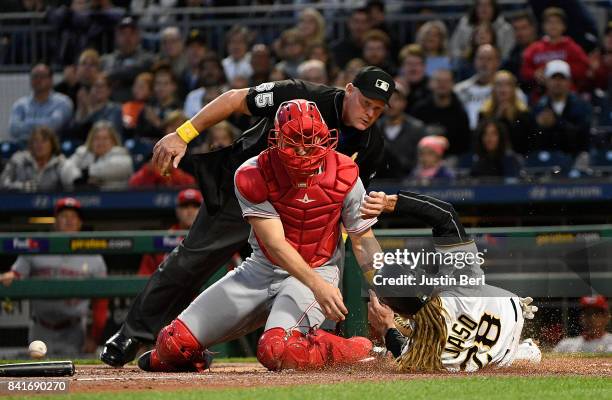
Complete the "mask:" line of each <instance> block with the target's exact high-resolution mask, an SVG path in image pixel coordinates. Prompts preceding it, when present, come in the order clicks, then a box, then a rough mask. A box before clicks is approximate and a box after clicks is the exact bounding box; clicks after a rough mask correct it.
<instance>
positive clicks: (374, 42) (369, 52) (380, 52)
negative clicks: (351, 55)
mask: <svg viewBox="0 0 612 400" xmlns="http://www.w3.org/2000/svg"><path fill="white" fill-rule="evenodd" d="M390 45H391V41H390V39H389V36H387V34H386V33H384V32H383V31H380V30H378V29H373V30H371V31H368V32H367V33H366V34H365V36H364V37H363V53H362V58H363V61H365V63H366V64H368V65H374V66H376V67H379V68H381V69H382V70H384V71H386V72H388V73H389V74H390V75H395V73H396V68H395V65H393V64H392V63H391V56H390V54H389V46H390Z"/></svg>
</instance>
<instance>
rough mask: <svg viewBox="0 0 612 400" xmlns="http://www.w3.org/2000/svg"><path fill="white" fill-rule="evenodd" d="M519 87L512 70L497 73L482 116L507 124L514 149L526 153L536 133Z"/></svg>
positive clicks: (483, 107) (482, 110)
mask: <svg viewBox="0 0 612 400" xmlns="http://www.w3.org/2000/svg"><path fill="white" fill-rule="evenodd" d="M517 88H518V86H517V82H516V78H515V77H514V75H512V74H511V73H510V72H508V71H504V70H502V71H498V72H497V73H495V76H494V78H493V90H492V92H491V96H490V97H489V98H488V99H487V100H485V102H484V103H483V105H482V109H481V111H480V118H481V119H491V118H495V119H497V120H499V121H500V123H502V124H503V125H505V130H506V131H507V136H508V138H509V144H511V145H512V150H514V151H515V152H517V153H520V154H523V155H525V154H527V151H528V150H529V140H530V139H531V138H533V135H534V134H535V125H534V121H533V118H532V116H531V114H530V113H529V108H528V107H527V104H525V102H524V101H523V100H521V99H520V97H519V96H517Z"/></svg>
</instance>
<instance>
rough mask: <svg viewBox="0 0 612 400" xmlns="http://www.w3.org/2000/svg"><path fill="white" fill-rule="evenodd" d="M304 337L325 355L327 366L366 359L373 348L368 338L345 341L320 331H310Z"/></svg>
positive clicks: (355, 337) (360, 337) (354, 338)
mask: <svg viewBox="0 0 612 400" xmlns="http://www.w3.org/2000/svg"><path fill="white" fill-rule="evenodd" d="M306 336H307V338H308V341H309V342H310V343H312V345H313V347H314V348H316V349H317V351H319V352H320V353H321V354H325V359H326V362H327V363H328V364H336V365H337V364H352V363H355V362H357V361H359V360H363V359H364V358H366V357H368V355H369V354H370V351H371V350H372V348H373V347H374V346H373V344H372V342H371V341H370V339H368V338H364V337H362V336H354V337H352V338H349V339H346V338H343V337H340V336H336V335H334V334H332V333H329V332H326V331H324V330H322V329H317V330H312V331H311V332H309V333H308V335H306Z"/></svg>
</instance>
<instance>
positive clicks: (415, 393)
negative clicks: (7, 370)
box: [11, 376, 612, 400]
mask: <svg viewBox="0 0 612 400" xmlns="http://www.w3.org/2000/svg"><path fill="white" fill-rule="evenodd" d="M109 396H111V394H110V393H88V394H73V395H70V394H69V395H60V396H58V395H55V396H29V397H11V398H14V399H17V398H20V399H32V400H35V399H59V398H61V399H71V400H72V399H76V400H103V399H108V398H109ZM112 398H113V400H125V399H130V400H170V399H171V400H202V399H205V400H254V399H255V400H259V399H275V400H285V399H300V400H310V399H312V400H315V399H325V400H328V399H332V400H344V399H377V400H390V399H407V400H419V399H423V400H444V399H448V400H460V399H466V400H467V399H469V400H480V399H500V400H504V399H528V400H547V399H553V400H565V399H567V400H578V399H589V400H593V399H597V400H600V399H601V400H603V399H609V398H612V379H610V378H597V377H533V378H531V377H465V376H462V377H449V378H434V379H415V380H413V381H398V382H366V383H342V384H335V385H301V386H287V387H272V388H266V387H259V388H252V389H245V388H240V389H224V390H186V391H146V392H144V391H141V392H122V393H116V392H113V393H112Z"/></svg>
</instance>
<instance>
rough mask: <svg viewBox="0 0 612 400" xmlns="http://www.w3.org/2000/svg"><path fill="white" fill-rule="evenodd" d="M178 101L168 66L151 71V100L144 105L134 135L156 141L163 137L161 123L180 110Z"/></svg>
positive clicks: (175, 84) (175, 87)
mask: <svg viewBox="0 0 612 400" xmlns="http://www.w3.org/2000/svg"><path fill="white" fill-rule="evenodd" d="M182 106H183V104H182V103H181V102H180V101H179V100H178V83H177V81H176V77H175V76H174V74H173V73H172V68H171V67H170V66H169V65H168V64H159V65H157V66H155V67H154V69H153V99H152V101H151V103H150V104H145V106H144V108H143V110H142V118H140V119H139V120H138V123H137V125H136V128H135V130H134V134H135V135H136V136H138V137H141V138H150V139H158V138H160V137H161V136H163V126H162V125H163V121H164V119H165V118H166V116H167V115H168V114H169V113H171V112H173V111H176V110H182Z"/></svg>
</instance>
